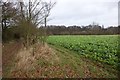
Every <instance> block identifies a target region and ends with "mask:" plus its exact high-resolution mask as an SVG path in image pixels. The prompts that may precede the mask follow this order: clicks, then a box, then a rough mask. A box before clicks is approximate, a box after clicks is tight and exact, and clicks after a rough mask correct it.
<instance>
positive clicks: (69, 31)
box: [42, 24, 120, 35]
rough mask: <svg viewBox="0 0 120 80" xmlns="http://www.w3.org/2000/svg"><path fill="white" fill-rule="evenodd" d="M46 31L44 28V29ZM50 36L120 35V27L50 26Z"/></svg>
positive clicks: (94, 25)
mask: <svg viewBox="0 0 120 80" xmlns="http://www.w3.org/2000/svg"><path fill="white" fill-rule="evenodd" d="M42 28H43V29H44V27H42ZM47 34H48V35H117V34H120V27H116V26H110V27H107V28H104V26H103V25H102V26H100V25H98V24H90V25H88V26H76V25H73V26H68V27H66V26H64V25H60V26H59V25H58V26H57V25H49V26H47Z"/></svg>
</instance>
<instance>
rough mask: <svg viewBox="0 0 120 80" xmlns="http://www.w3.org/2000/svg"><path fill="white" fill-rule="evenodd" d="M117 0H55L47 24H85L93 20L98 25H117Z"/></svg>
mask: <svg viewBox="0 0 120 80" xmlns="http://www.w3.org/2000/svg"><path fill="white" fill-rule="evenodd" d="M118 1H119V0H56V2H57V4H56V6H55V7H54V8H53V9H52V11H51V16H50V18H53V20H51V21H49V22H48V24H59V25H61V24H64V25H73V24H74V25H87V24H90V23H92V22H93V21H96V22H98V23H99V24H100V25H105V26H109V25H117V24H118V23H117V22H118Z"/></svg>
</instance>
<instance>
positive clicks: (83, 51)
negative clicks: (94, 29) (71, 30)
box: [47, 35, 118, 67]
mask: <svg viewBox="0 0 120 80" xmlns="http://www.w3.org/2000/svg"><path fill="white" fill-rule="evenodd" d="M47 43H49V44H51V45H54V46H61V47H64V48H66V49H68V50H70V51H75V52H76V54H79V55H83V56H85V57H88V58H90V59H93V60H96V61H100V62H102V63H105V64H109V65H112V66H114V67H115V66H117V63H118V58H117V50H118V36H117V35H98V36H97V35H63V36H62V35H61V36H49V38H48V40H47Z"/></svg>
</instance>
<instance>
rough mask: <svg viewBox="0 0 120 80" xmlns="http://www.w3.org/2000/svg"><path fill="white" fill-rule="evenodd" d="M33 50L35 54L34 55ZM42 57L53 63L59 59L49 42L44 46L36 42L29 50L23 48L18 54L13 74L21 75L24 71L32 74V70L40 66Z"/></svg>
mask: <svg viewBox="0 0 120 80" xmlns="http://www.w3.org/2000/svg"><path fill="white" fill-rule="evenodd" d="M33 52H34V54H35V55H34V56H33ZM40 59H44V60H46V61H48V62H49V63H51V64H54V62H56V61H59V58H58V57H57V55H56V54H55V53H54V51H53V50H52V49H51V48H49V46H48V45H47V44H45V45H44V46H41V45H40V44H36V45H34V46H33V47H31V48H29V49H28V50H26V49H24V50H21V51H20V52H19V53H18V54H17V56H16V64H15V67H14V68H13V69H12V70H11V73H12V76H13V77H20V76H22V75H21V74H23V73H24V72H25V73H26V74H27V75H31V73H30V71H31V70H35V69H36V66H37V67H38V63H37V62H38V60H40ZM39 67H40V66H39ZM22 77H23V76H22ZM29 77H31V76H29Z"/></svg>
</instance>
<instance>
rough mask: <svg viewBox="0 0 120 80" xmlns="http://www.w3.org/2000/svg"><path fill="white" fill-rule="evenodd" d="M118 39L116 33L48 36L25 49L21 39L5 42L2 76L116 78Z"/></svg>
mask: <svg viewBox="0 0 120 80" xmlns="http://www.w3.org/2000/svg"><path fill="white" fill-rule="evenodd" d="M117 39H118V36H115V35H109V36H108V35H106V36H103V35H99V36H95V35H91V36H90V35H89V36H88V35H63V36H61V35H59V36H49V37H48V39H47V43H45V45H41V44H39V43H38V44H35V45H34V47H35V49H33V47H30V48H29V49H24V48H22V44H21V42H16V43H15V42H11V43H6V44H3V45H4V47H3V57H4V58H3V66H4V67H3V77H5V78H117V74H118V71H117V70H116V66H117V62H118V61H117V49H118V45H117V44H118V40H117ZM33 50H34V51H35V55H34V56H33ZM8 53H10V54H8Z"/></svg>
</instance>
